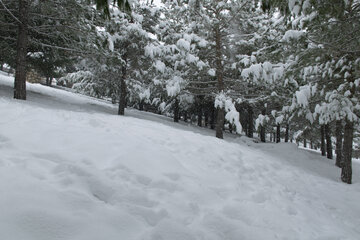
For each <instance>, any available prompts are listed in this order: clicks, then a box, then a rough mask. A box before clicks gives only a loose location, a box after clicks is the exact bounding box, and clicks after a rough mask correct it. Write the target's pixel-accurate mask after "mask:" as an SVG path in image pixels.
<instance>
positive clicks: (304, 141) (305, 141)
mask: <svg viewBox="0 0 360 240" xmlns="http://www.w3.org/2000/svg"><path fill="white" fill-rule="evenodd" d="M304 148H306V138H304Z"/></svg>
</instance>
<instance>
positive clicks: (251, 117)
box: [247, 105, 254, 138]
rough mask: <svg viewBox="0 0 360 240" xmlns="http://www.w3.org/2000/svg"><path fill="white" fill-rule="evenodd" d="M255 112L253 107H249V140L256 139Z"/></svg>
mask: <svg viewBox="0 0 360 240" xmlns="http://www.w3.org/2000/svg"><path fill="white" fill-rule="evenodd" d="M253 115H254V111H253V108H252V106H251V105H249V106H248V120H247V123H248V131H247V136H248V137H249V138H252V137H254V119H253Z"/></svg>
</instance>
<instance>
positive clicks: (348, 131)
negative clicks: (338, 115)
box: [341, 120, 354, 184]
mask: <svg viewBox="0 0 360 240" xmlns="http://www.w3.org/2000/svg"><path fill="white" fill-rule="evenodd" d="M353 131H354V124H353V123H352V122H350V121H349V120H346V123H345V129H344V145H343V159H342V166H341V180H342V181H343V182H345V183H348V184H351V178H352V168H351V158H352V143H353Z"/></svg>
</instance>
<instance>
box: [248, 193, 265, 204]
mask: <svg viewBox="0 0 360 240" xmlns="http://www.w3.org/2000/svg"><path fill="white" fill-rule="evenodd" d="M251 199H252V200H253V201H254V202H256V203H264V202H266V201H267V200H268V197H267V196H266V195H265V194H264V193H263V192H257V193H255V194H254V195H252V196H251Z"/></svg>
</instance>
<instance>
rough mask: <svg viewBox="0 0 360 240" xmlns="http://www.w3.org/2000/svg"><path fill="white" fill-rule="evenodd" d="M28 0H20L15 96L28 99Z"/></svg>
mask: <svg viewBox="0 0 360 240" xmlns="http://www.w3.org/2000/svg"><path fill="white" fill-rule="evenodd" d="M28 14H29V3H28V0H19V21H20V22H21V23H18V38H17V46H16V71H15V82H14V98H16V99H21V100H26V55H27V45H28V33H27V31H28V27H27V25H28Z"/></svg>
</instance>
